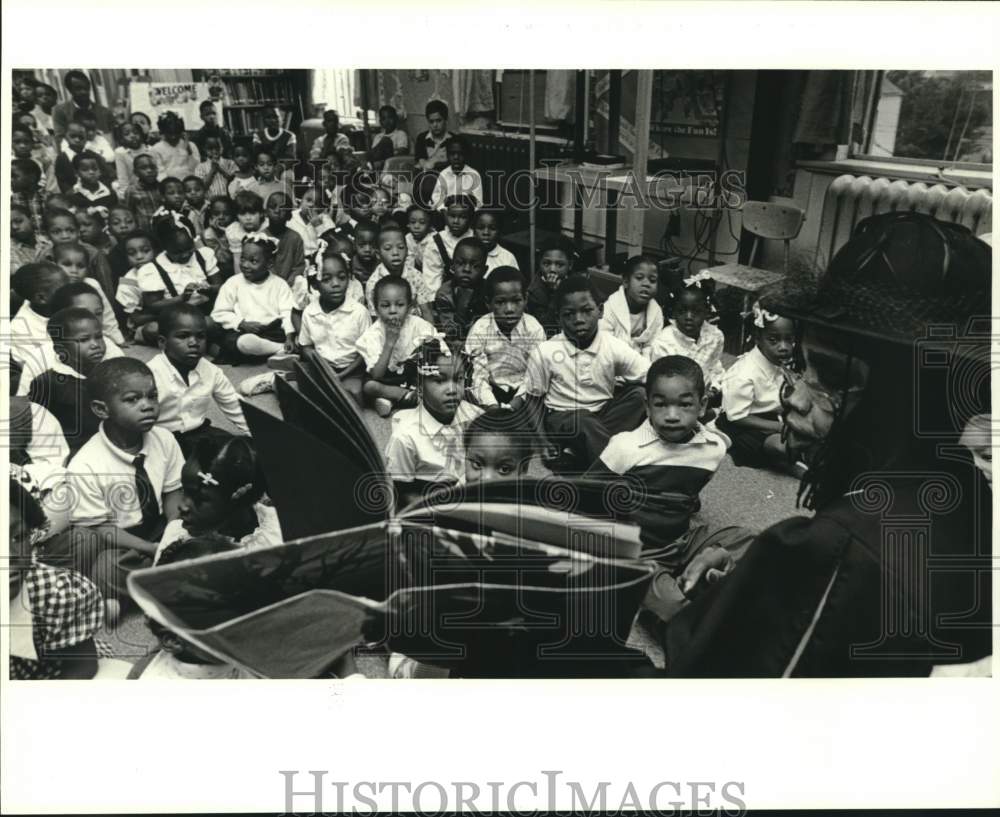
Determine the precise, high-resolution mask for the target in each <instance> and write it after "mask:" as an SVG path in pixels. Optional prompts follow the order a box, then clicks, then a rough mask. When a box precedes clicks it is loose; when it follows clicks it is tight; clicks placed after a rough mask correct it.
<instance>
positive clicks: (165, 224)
mask: <svg viewBox="0 0 1000 817" xmlns="http://www.w3.org/2000/svg"><path fill="white" fill-rule="evenodd" d="M154 228H155V232H156V237H157V242H158V243H159V245H160V246H161V247H162V248H163V251H162V252H161V253H160V254H159V255H157V256H156V257H155V258H154V259H153V260H152V262H150V263H149V264H145V265H143V266H141V267H139V269H138V270H137V271H136V281H137V282H138V284H139V289H140V290H141V291H142V304H143V312H149V313H151V314H152V315H153V317H154V320H152V321H149V322H148V323H145V324H144V325H143V326H142V327H141V329H140V330H139V331H137V332H136V340H137V341H140V342H142V343H147V344H149V345H151V346H155V345H157V344H158V342H159V341H158V338H159V330H158V328H157V326H156V320H155V319H156V318H158V317H159V314H160V313H161V312H162V311H163V310H164V309H166V308H167V307H169V306H173V305H174V304H177V303H188V304H191V305H192V306H197V307H198V308H200V309H201V311H202V312H205V313H208V312H209V311H210V310H211V308H212V303H213V302H214V301H215V299H216V294H217V293H218V291H219V288H220V286H221V285H222V275H221V274H220V273H219V267H218V264H217V263H216V261H215V253H214V252H212V251H211V250H210V249H209V248H208V247H197V248H196V247H195V243H194V236H195V232H194V227H193V225H192V224H191V222H190V221H189V220H188V219H187V218H185V217H184V216H182V215H181V214H180V213H177V212H169V213H167V214H166V215H164V216H161V217H159V218H157V220H156V222H155V224H154ZM230 280H232V279H230Z"/></svg>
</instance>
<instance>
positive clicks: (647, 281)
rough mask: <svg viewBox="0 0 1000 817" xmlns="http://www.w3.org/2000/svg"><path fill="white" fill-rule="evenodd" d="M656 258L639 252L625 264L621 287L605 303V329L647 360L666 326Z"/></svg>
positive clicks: (603, 321)
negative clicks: (660, 296) (658, 287)
mask: <svg viewBox="0 0 1000 817" xmlns="http://www.w3.org/2000/svg"><path fill="white" fill-rule="evenodd" d="M659 278H660V276H659V272H658V271H657V266H656V261H655V260H654V259H652V258H650V257H648V256H645V255H636V256H633V257H632V258H630V259H629V260H628V262H627V263H626V264H625V271H624V273H622V285H621V289H616V290H615V291H614V292H612V293H611V297H610V298H608V300H607V301H606V302H605V304H604V314H603V315H602V316H601V329H603V330H604V331H605V332H608V333H610V334H612V335H614V336H615V337H616V338H619V339H620V340H623V341H625V342H626V343H627V344H628V345H629V346H631V347H632V348H633V349H635V351H637V352H638V353H639V354H640V355H642V356H643V357H644V358H646V359H647V360H649V359H651V354H652V349H651V347H652V344H653V340H654V339H655V338H656V337H657V336H658V335H659V334H660V331H661V330H662V329H663V310H662V309H660V305H659V304H658V303H657V302H656V300H655V296H656V287H657V284H658V283H659Z"/></svg>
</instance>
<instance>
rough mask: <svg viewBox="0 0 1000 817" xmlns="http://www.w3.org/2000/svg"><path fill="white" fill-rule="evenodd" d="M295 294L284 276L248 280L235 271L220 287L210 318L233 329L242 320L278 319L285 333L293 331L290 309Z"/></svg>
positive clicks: (269, 321) (268, 320)
mask: <svg viewBox="0 0 1000 817" xmlns="http://www.w3.org/2000/svg"><path fill="white" fill-rule="evenodd" d="M294 308H295V298H294V297H292V289H291V287H289V286H288V284H287V283H286V282H285V280H284V279H283V278H279V277H278V276H277V275H271V274H269V275H268V276H267V278H265V279H264V280H263V281H260V282H259V283H256V284H254V283H251V282H250V281H248V280H247V279H246V278H244V277H243V275H242V274H241V273H237V274H236V275H234V276H233V277H232V278H229V279H228V280H227V281H226V282H225V283H224V284H223V285H222V286H221V287H220V288H219V295H218V297H216V299H215V307H214V308H213V309H212V320H213V321H215V322H216V323H219V324H221V325H222V328H223V329H236V328H237V327H238V326H239V325H240V324H241V323H242V322H243V321H256V322H257V323H262V324H265V325H267V324H269V323H273V322H274V321H276V320H278V319H279V318H280V319H281V328H282V330H283V331H284V333H285V334H286V335H290V334H291V333H292V332H294V331H295V327H294V326H293V325H292V310H293V309H294Z"/></svg>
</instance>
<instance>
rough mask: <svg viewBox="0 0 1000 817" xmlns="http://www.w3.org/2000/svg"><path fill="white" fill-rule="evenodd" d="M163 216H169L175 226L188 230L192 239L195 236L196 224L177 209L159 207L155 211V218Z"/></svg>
mask: <svg viewBox="0 0 1000 817" xmlns="http://www.w3.org/2000/svg"><path fill="white" fill-rule="evenodd" d="M161 218H169V219H170V220H171V221H172V222H173V223H174V226H175V227H177V228H179V229H181V230H183V231H184V232H186V233H187V234H188V235H189V236H190V237H191V238H192V239H193V238H194V225H193V224H191V222H190V221H189V220H188V219H186V218H185V217H184V216H183V215H181V214H180V213H178V212H177V211H176V210H168V209H167V208H166V207H163V206H160V207H157V208H156V211H155V212H154V213H153V220H154V221H156V220H157V219H161Z"/></svg>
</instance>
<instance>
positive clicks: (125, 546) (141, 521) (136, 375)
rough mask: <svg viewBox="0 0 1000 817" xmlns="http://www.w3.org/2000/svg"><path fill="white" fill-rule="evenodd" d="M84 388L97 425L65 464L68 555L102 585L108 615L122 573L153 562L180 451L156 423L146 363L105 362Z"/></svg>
mask: <svg viewBox="0 0 1000 817" xmlns="http://www.w3.org/2000/svg"><path fill="white" fill-rule="evenodd" d="M87 391H88V396H89V397H90V408H91V411H92V412H93V413H94V414H95V415H96V416H97V418H98V419H99V420H100V421H101V424H100V428H99V429H98V432H97V433H96V434H95V435H94V436H93V437H91V438H90V440H89V441H88V442H87V443H86V444H84V446H83V447H82V448H81V449H80V450H79V451H78V452H77V453H76V456H74V457H73V459H72V460H70V463H69V468H68V470H69V477H70V484H71V486H72V488H73V495H74V498H75V500H76V502H75V504H74V507H73V512H72V517H71V522H72V525H73V527H74V529H75V530H71V534H73V535H72V536H71V537H70V542H69V550H70V552H69V556H70V558H71V560H72V563H73V564H74V565H77V566H78V567H79V569H81V570H82V571H83V572H84V573H85V574H87V575H90V576H91V577H92V578H93V579H94V581H95V582H96V584H97V586H98V587H99V588H100V589H101V592H102V594H103V595H104V598H105V600H106V601H107V602H108V605H109V606H108V609H109V618H111V619H112V620H113V619H114V618H116V615H115V613H116V612H117V611H118V609H119V608H120V605H121V603H123V602H124V601H125V600H127V598H128V594H127V591H126V589H125V579H126V577H127V574H128V573H129V572H130V571H131V570H133V569H135V568H137V567H144V566H148V565H150V564H151V563H152V558H153V554H154V553H155V552H156V543H157V542H159V541H160V537H161V536H162V535H163V529H164V527H165V526H166V523H167V522H168V521H169V520H171V519H175V518H176V517H177V516H178V511H179V507H180V501H181V490H180V488H181V469H182V468H183V467H184V457H183V454H182V453H181V449H180V446H179V445H178V444H177V440H176V439H175V438H174V435H173V434H171V433H170V432H169V431H167V430H166V429H165V428H158V427H157V426H156V420H157V417H158V415H159V400H158V397H157V391H156V382H155V380H154V379H153V374H152V372H150V370H149V368H148V367H147V366H146V364H145V363H143V362H141V361H139V360H136V359H135V358H130V357H119V358H115V359H114V360H105V361H103V362H101V363H99V364H98V365H97V366H96V367H95V368H94V370H93V371H92V372H91V373H90V375H89V376H88V378H87ZM116 602H117V603H116Z"/></svg>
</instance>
